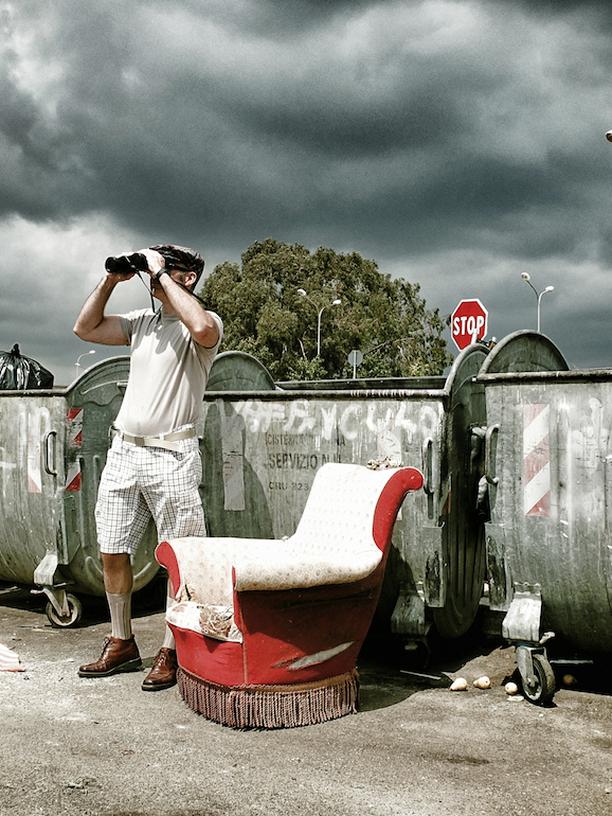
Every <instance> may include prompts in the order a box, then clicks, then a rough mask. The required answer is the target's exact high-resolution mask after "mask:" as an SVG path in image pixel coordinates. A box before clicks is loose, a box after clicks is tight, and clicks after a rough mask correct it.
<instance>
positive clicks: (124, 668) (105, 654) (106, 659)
mask: <svg viewBox="0 0 612 816" xmlns="http://www.w3.org/2000/svg"><path fill="white" fill-rule="evenodd" d="M141 666H142V660H141V659H140V652H139V651H138V646H137V645H136V641H135V640H134V635H132V637H131V638H129V639H128V640H123V639H122V638H116V637H113V636H112V635H109V636H108V637H107V638H106V639H105V640H104V644H103V645H102V654H101V655H100V658H99V659H98V660H96V661H95V662H94V663H86V664H85V665H84V666H81V667H80V668H79V677H108V676H109V675H111V674H117V673H118V672H129V671H137V670H138V669H140V668H141Z"/></svg>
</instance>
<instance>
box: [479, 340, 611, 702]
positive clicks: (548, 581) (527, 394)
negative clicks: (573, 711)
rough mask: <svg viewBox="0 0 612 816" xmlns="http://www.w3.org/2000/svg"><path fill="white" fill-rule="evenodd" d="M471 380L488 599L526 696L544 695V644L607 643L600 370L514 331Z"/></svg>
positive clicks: (605, 422)
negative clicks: (478, 411) (486, 515)
mask: <svg viewBox="0 0 612 816" xmlns="http://www.w3.org/2000/svg"><path fill="white" fill-rule="evenodd" d="M546 368H548V369H549V370H545V369H546ZM478 381H479V382H480V383H481V384H482V385H483V386H484V388H485V394H486V403H487V424H488V427H487V431H486V436H487V445H486V447H487V451H486V472H485V475H486V479H487V482H488V485H489V487H488V490H489V504H490V521H489V522H488V523H487V524H486V541H487V575H488V582H489V600H490V606H491V609H492V610H499V611H502V612H505V616H504V619H503V624H502V631H503V634H504V636H505V637H506V638H507V639H508V640H509V641H510V642H511V643H514V644H515V645H516V646H517V663H518V668H519V671H520V674H521V679H522V682H523V688H524V691H525V694H526V696H527V697H528V699H530V700H531V701H532V702H536V703H546V702H548V701H550V700H551V699H552V697H553V695H554V691H555V677H554V672H553V671H552V668H551V665H550V661H549V658H548V654H547V650H548V652H550V650H554V651H555V652H557V653H561V654H564V655H565V656H569V655H591V656H596V655H604V654H608V655H609V654H610V653H611V652H612V538H611V536H610V522H611V521H612V518H611V515H610V514H611V508H612V488H611V485H612V478H611V477H612V370H580V371H579V370H572V371H570V370H568V366H567V363H566V362H565V360H564V358H563V356H562V355H561V353H560V352H559V350H558V349H556V347H555V346H554V345H553V344H552V342H551V341H550V340H548V339H547V338H546V337H543V336H542V335H538V334H536V333H534V332H519V333H517V334H515V335H511V336H509V337H508V338H506V339H505V340H504V341H503V342H502V343H500V345H499V346H498V347H497V348H496V349H495V350H494V351H493V352H492V353H491V355H490V356H489V357H488V358H487V360H486V362H485V364H484V365H483V367H482V370H481V372H480V374H479V376H478ZM553 637H554V639H552V638H553ZM545 643H547V646H545V645H544V644H545Z"/></svg>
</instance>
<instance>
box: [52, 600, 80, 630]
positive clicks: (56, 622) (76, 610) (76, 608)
mask: <svg viewBox="0 0 612 816" xmlns="http://www.w3.org/2000/svg"><path fill="white" fill-rule="evenodd" d="M66 603H67V604H68V614H67V615H66V616H62V615H58V614H57V610H56V609H55V607H54V606H53V604H52V603H51V601H49V603H48V604H47V608H46V610H45V611H46V613H47V617H48V618H49V620H50V621H51V626H57V627H58V628H60V629H66V628H67V627H68V626H76V625H77V623H78V622H79V621H80V620H81V615H82V614H83V606H82V604H81V602H80V601H79V599H78V598H77V597H75V596H74V595H70V594H67V595H66Z"/></svg>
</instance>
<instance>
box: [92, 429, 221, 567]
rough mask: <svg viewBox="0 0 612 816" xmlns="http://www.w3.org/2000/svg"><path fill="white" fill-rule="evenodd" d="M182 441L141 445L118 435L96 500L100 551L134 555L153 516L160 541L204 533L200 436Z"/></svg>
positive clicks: (109, 454)
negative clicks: (175, 445) (174, 444)
mask: <svg viewBox="0 0 612 816" xmlns="http://www.w3.org/2000/svg"><path fill="white" fill-rule="evenodd" d="M178 447H179V450H177V451H171V450H165V449H164V448H154V447H139V446H137V445H133V444H131V443H129V442H125V441H124V440H123V439H122V438H121V437H120V436H115V438H114V439H113V443H112V445H111V447H110V450H109V451H108V456H107V459H106V465H105V467H104V470H103V471H102V478H101V480H100V488H99V490H98V500H97V502H96V527H97V531H98V545H99V547H100V552H102V553H110V554H119V553H128V554H130V555H131V554H132V553H133V552H134V551H135V549H136V547H137V546H138V544H139V542H140V540H141V539H142V536H143V534H144V531H145V529H146V527H147V524H148V523H149V521H150V519H151V517H153V519H154V521H155V526H156V527H157V537H158V540H159V541H163V540H164V539H167V538H180V537H183V536H205V535H206V528H205V524H204V512H203V510H202V501H201V499H200V494H199V491H198V486H199V484H200V481H201V479H202V461H201V459H200V449H199V445H198V440H197V438H195V437H194V438H192V439H182V440H180V442H178Z"/></svg>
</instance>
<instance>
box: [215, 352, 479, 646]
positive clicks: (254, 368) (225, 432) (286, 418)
mask: <svg viewBox="0 0 612 816" xmlns="http://www.w3.org/2000/svg"><path fill="white" fill-rule="evenodd" d="M487 353H488V349H487V348H486V347H484V346H481V345H474V346H471V347H469V348H468V349H466V350H464V352H462V354H461V355H460V356H459V357H458V358H457V360H456V361H455V364H454V365H453V367H452V370H451V372H450V373H449V375H448V377H427V378H410V379H402V380H371V381H355V380H351V381H337V380H334V381H323V382H313V383H279V384H276V386H275V384H274V383H273V381H272V379H271V378H270V377H269V375H267V376H266V372H265V369H264V368H263V366H261V364H259V363H258V362H257V361H256V360H254V358H249V359H247V357H248V355H243V356H242V357H240V358H239V357H232V353H231V352H229V353H228V354H227V356H226V357H225V359H224V361H221V360H220V363H223V364H224V365H225V366H226V367H227V370H228V371H229V370H230V369H231V368H232V366H233V365H234V364H235V365H237V366H240V367H241V369H242V370H241V374H240V376H239V378H238V379H239V380H240V382H241V383H242V385H243V386H244V385H248V382H249V381H250V382H251V383H254V384H256V383H257V382H259V383H262V382H263V387H262V386H261V385H259V386H257V385H256V386H255V388H253V389H252V390H250V391H249V392H248V393H245V391H244V388H243V389H242V390H241V391H238V390H232V389H231V388H228V382H229V381H230V380H231V377H228V378H226V377H224V378H223V381H222V382H221V384H220V385H221V387H218V386H217V385H216V384H215V382H216V381H215V378H214V377H213V376H211V381H210V382H209V387H208V390H207V392H206V394H205V396H204V430H203V440H202V452H203V462H204V506H205V511H206V514H207V520H208V526H209V530H210V533H211V535H214V536H240V537H254V538H272V537H273V538H280V537H282V536H288V535H290V534H292V533H293V532H294V530H295V528H296V525H297V523H298V521H299V519H300V517H301V514H302V511H303V508H304V505H305V502H306V499H307V497H308V493H309V490H310V487H311V484H312V481H313V478H314V474H315V473H316V471H317V470H318V468H319V467H321V466H322V465H323V464H325V463H326V462H329V461H338V462H358V463H363V464H366V463H367V462H368V461H369V460H383V459H385V458H386V457H388V459H389V460H391V461H394V462H401V463H402V464H406V465H416V466H417V467H420V468H422V469H423V472H424V473H425V476H426V484H425V488H424V491H423V492H422V494H421V495H420V497H417V499H416V501H414V502H410V505H409V506H408V507H406V508H405V509H404V510H403V511H402V513H403V518H402V519H401V520H399V521H398V523H397V524H396V531H395V538H394V552H393V555H392V558H391V561H390V565H389V568H388V570H387V586H386V588H385V590H384V595H385V596H386V597H387V599H388V603H389V610H388V614H389V617H390V628H391V629H392V630H393V631H394V632H395V633H397V634H398V635H402V636H403V637H404V638H405V639H406V640H412V641H414V642H417V641H419V640H420V641H423V640H424V639H425V638H426V636H427V633H428V630H429V627H430V626H431V624H432V622H433V623H434V624H435V626H436V628H437V629H438V630H439V632H440V633H441V634H442V635H443V636H446V637H456V636H458V635H460V634H462V633H464V632H465V631H466V630H467V629H468V628H469V627H470V626H471V624H472V623H473V621H474V618H475V615H476V613H477V611H478V606H479V602H480V599H481V596H482V588H483V579H484V564H485V559H484V528H483V524H482V519H480V518H478V516H477V513H476V509H475V508H476V491H477V487H478V477H479V474H480V472H481V463H480V461H479V459H478V455H475V452H474V445H473V439H472V433H471V429H472V427H480V426H482V424H483V423H484V421H485V404H484V389H483V386H482V385H480V384H479V383H476V382H475V377H476V375H477V374H478V371H479V370H480V368H481V365H482V363H483V361H484V359H485V357H486V355H487ZM222 356H223V355H222ZM249 368H250V369H251V370H250V374H248V373H247V369H249ZM216 388H217V390H215V389H216Z"/></svg>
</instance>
